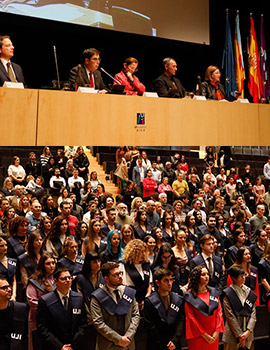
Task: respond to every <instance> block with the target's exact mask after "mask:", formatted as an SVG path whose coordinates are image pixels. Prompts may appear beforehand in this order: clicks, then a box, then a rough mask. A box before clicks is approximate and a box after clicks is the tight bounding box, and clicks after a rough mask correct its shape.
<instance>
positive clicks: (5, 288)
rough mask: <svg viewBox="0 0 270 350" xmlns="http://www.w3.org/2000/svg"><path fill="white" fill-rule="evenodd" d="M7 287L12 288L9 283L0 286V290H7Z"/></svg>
mask: <svg viewBox="0 0 270 350" xmlns="http://www.w3.org/2000/svg"><path fill="white" fill-rule="evenodd" d="M8 289H12V287H11V286H10V285H9V284H8V285H7V286H3V287H0V290H4V291H7V290H8Z"/></svg>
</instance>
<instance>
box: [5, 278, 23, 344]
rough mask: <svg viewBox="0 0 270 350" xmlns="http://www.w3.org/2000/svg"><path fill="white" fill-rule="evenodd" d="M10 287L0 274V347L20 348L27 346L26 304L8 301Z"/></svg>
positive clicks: (10, 291)
mask: <svg viewBox="0 0 270 350" xmlns="http://www.w3.org/2000/svg"><path fill="white" fill-rule="evenodd" d="M11 295H12V288H11V286H10V285H9V283H8V281H7V280H6V279H5V278H4V277H1V276H0V348H1V350H10V349H15V350H22V349H26V348H27V313H28V312H27V306H26V305H25V304H23V303H17V302H15V301H10V299H11Z"/></svg>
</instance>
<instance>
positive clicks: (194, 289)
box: [185, 266, 224, 350]
mask: <svg viewBox="0 0 270 350" xmlns="http://www.w3.org/2000/svg"><path fill="white" fill-rule="evenodd" d="M208 282H209V273H208V270H207V269H206V268H205V267H203V266H197V267H195V268H194V269H193V270H192V271H191V274H190V282H189V286H188V288H189V290H188V292H187V293H186V294H185V301H186V302H185V313H186V339H187V342H188V348H189V350H218V344H219V333H223V332H224V322H223V316H222V309H221V305H220V302H219V298H218V291H217V290H216V289H215V288H210V287H208Z"/></svg>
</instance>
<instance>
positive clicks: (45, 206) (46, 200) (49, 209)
mask: <svg viewBox="0 0 270 350" xmlns="http://www.w3.org/2000/svg"><path fill="white" fill-rule="evenodd" d="M41 204H42V211H44V212H45V213H46V214H47V215H48V216H49V217H50V218H51V219H52V220H53V219H54V218H55V217H56V216H57V215H59V213H58V210H57V208H56V207H54V205H53V197H52V196H51V195H48V194H47V195H45V196H43V197H42V200H41Z"/></svg>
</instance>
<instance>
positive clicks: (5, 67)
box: [0, 35, 24, 86]
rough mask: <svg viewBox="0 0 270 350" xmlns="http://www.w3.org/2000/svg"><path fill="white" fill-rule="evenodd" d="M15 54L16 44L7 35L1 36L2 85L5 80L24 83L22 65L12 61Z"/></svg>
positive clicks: (0, 76) (0, 66)
mask: <svg viewBox="0 0 270 350" xmlns="http://www.w3.org/2000/svg"><path fill="white" fill-rule="evenodd" d="M13 55H14V46H13V44H12V42H11V40H10V37H9V36H7V35H4V36H0V86H3V85H4V82H5V81H12V82H20V83H23V84H24V77H23V72H22V69H21V67H20V66H19V65H18V64H16V63H13V62H11V61H10V59H11V57H13Z"/></svg>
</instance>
